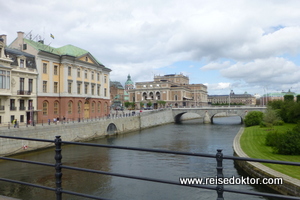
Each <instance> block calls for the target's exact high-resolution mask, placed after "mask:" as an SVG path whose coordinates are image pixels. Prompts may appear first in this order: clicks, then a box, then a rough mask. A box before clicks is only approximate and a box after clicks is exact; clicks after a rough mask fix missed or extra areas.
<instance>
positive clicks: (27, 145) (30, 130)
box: [0, 109, 174, 156]
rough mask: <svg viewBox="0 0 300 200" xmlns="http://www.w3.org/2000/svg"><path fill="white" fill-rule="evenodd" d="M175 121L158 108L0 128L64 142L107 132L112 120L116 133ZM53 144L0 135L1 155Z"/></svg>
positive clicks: (10, 133)
mask: <svg viewBox="0 0 300 200" xmlns="http://www.w3.org/2000/svg"><path fill="white" fill-rule="evenodd" d="M172 122H174V119H173V115H172V110H170V109H169V110H158V111H151V112H144V113H140V114H137V115H136V116H130V117H119V118H110V119H101V120H99V119H98V120H94V121H88V122H87V121H85V122H80V123H78V122H74V123H73V122H69V123H64V124H58V125H55V124H51V125H48V124H44V125H43V126H42V125H40V124H39V125H37V126H30V127H24V126H23V127H20V128H13V127H11V129H7V128H4V127H2V128H1V135H6V136H13V137H25V138H37V139H46V140H52V141H53V140H54V139H55V136H58V135H59V136H61V139H62V140H63V141H87V140H91V139H95V138H100V137H105V136H107V135H108V133H107V127H108V126H109V124H111V123H113V124H114V125H115V126H116V128H117V131H116V133H117V134H123V133H126V132H129V131H136V130H140V129H144V128H149V127H152V126H158V125H162V124H167V123H172ZM53 145H54V144H53V143H51V142H50V143H48V142H36V141H29V140H15V139H4V138H0V155H1V156H7V155H12V154H16V153H22V152H25V151H30V150H36V149H39V148H45V147H50V146H53Z"/></svg>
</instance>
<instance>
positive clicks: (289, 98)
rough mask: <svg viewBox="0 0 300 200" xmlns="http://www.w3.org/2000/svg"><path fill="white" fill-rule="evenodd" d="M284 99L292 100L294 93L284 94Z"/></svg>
mask: <svg viewBox="0 0 300 200" xmlns="http://www.w3.org/2000/svg"><path fill="white" fill-rule="evenodd" d="M284 101H294V95H292V94H286V95H284Z"/></svg>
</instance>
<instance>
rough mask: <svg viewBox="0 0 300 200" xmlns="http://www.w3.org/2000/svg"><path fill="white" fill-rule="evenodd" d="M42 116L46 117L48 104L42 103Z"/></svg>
mask: <svg viewBox="0 0 300 200" xmlns="http://www.w3.org/2000/svg"><path fill="white" fill-rule="evenodd" d="M43 115H48V102H47V101H44V102H43Z"/></svg>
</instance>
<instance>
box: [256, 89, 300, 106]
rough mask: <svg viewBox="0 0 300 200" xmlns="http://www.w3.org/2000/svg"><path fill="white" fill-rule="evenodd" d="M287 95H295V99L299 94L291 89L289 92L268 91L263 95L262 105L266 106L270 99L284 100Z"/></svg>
mask: <svg viewBox="0 0 300 200" xmlns="http://www.w3.org/2000/svg"><path fill="white" fill-rule="evenodd" d="M285 95H293V96H294V101H296V100H297V97H296V96H297V95H298V94H296V93H295V92H292V91H291V90H289V91H288V92H284V91H282V92H272V93H266V94H264V95H262V97H261V98H260V105H262V106H264V105H267V104H268V102H269V101H274V100H282V101H283V100H284V96H285Z"/></svg>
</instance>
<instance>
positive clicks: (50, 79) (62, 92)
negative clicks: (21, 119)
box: [10, 32, 111, 123]
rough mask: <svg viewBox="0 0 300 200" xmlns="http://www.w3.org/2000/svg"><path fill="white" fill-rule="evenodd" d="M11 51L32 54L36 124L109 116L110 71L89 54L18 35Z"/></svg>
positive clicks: (22, 34)
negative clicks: (35, 75) (35, 74)
mask: <svg viewBox="0 0 300 200" xmlns="http://www.w3.org/2000/svg"><path fill="white" fill-rule="evenodd" d="M10 47H11V48H14V49H18V50H20V51H23V52H27V53H30V54H33V55H34V56H35V58H36V66H37V70H38V73H39V75H38V80H37V110H40V112H38V122H39V123H40V122H42V121H43V122H47V121H48V119H50V120H51V121H52V120H53V118H60V119H61V118H63V117H65V118H66V119H70V120H77V119H78V118H93V117H101V116H105V115H106V114H108V113H109V106H110V94H109V91H110V90H109V75H110V71H111V70H110V69H108V68H106V67H105V66H104V65H103V64H102V63H100V62H99V61H98V60H97V59H96V58H95V57H94V56H93V55H92V54H91V53H90V52H88V51H86V50H84V49H81V48H79V47H76V46H73V45H65V46H62V47H60V48H54V47H51V46H49V45H46V44H44V41H43V40H38V41H34V40H32V39H31V38H26V37H24V33H23V32H18V37H17V38H16V39H15V40H14V41H13V42H12V44H10Z"/></svg>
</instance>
